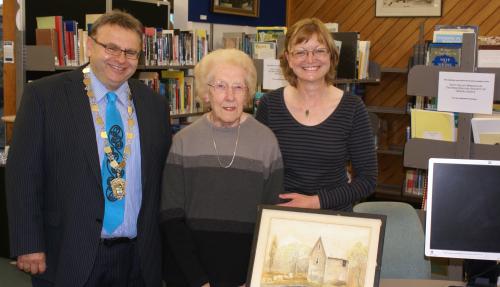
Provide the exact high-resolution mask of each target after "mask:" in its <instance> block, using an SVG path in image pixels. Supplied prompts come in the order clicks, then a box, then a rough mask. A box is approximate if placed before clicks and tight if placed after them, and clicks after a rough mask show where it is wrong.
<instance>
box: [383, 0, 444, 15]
mask: <svg viewBox="0 0 500 287" xmlns="http://www.w3.org/2000/svg"><path fill="white" fill-rule="evenodd" d="M441 5H442V0H376V5H375V16H376V17H418V16H425V17H438V16H441Z"/></svg>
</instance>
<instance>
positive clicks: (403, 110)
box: [366, 67, 421, 207]
mask: <svg viewBox="0 0 500 287" xmlns="http://www.w3.org/2000/svg"><path fill="white" fill-rule="evenodd" d="M380 73H381V76H382V79H381V80H382V81H384V76H383V75H384V74H391V75H389V76H390V77H388V80H391V81H393V80H394V78H395V77H396V78H401V77H403V76H405V75H406V74H407V73H408V69H407V68H399V67H381V68H380ZM375 102H377V101H375ZM366 109H367V111H368V112H369V113H370V117H372V118H376V119H377V120H376V121H375V122H374V124H375V126H374V133H375V134H376V136H377V157H378V162H379V181H378V183H377V188H376V191H375V194H374V195H373V196H372V197H371V198H370V200H390V201H400V202H406V203H409V204H412V205H413V206H415V207H419V206H420V203H421V198H420V197H419V196H416V195H413V194H409V193H406V192H405V175H406V172H405V168H404V166H403V156H404V144H405V138H404V133H403V135H401V132H400V128H401V126H407V125H408V124H409V117H408V112H407V107H406V104H405V105H404V107H394V106H380V105H367V107H366Z"/></svg>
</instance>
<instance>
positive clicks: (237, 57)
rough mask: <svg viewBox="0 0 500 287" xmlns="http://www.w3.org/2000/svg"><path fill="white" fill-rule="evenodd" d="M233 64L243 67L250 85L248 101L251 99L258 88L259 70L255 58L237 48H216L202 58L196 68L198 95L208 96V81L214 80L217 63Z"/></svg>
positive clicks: (201, 98) (199, 98)
mask: <svg viewBox="0 0 500 287" xmlns="http://www.w3.org/2000/svg"><path fill="white" fill-rule="evenodd" d="M223 64H226V65H233V66H237V67H240V68H242V69H243V70H244V71H245V73H246V77H245V84H246V85H247V87H248V101H251V100H252V99H253V97H254V95H255V90H256V88H257V70H256V69H255V66H254V64H253V60H252V59H251V58H250V57H249V56H248V55H247V54H245V53H244V52H242V51H240V50H237V49H219V50H215V51H213V52H211V53H209V54H208V55H206V56H205V57H203V58H202V59H201V61H200V62H198V64H197V65H196V67H195V68H194V79H195V88H196V97H197V99H198V100H201V101H204V100H206V99H207V98H208V88H209V86H208V83H210V82H211V81H213V79H214V77H215V76H216V75H214V73H213V71H215V67H217V65H223Z"/></svg>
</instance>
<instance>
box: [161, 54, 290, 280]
mask: <svg viewBox="0 0 500 287" xmlns="http://www.w3.org/2000/svg"><path fill="white" fill-rule="evenodd" d="M195 81H196V82H195V85H196V92H197V96H198V97H200V98H202V99H203V100H204V101H206V102H207V103H210V107H211V111H210V112H209V113H207V114H205V115H204V116H203V117H201V118H200V119H199V120H197V121H196V122H194V123H192V124H191V125H189V126H188V127H186V128H184V129H183V130H181V131H180V132H179V133H177V134H176V135H175V137H174V139H173V143H172V147H171V150H170V153H169V156H168V159H167V162H166V166H165V170H164V175H163V187H162V189H163V191H162V200H161V222H162V229H163V232H164V234H165V238H166V244H165V246H166V248H165V249H166V253H167V254H166V256H167V258H166V259H165V261H166V262H165V264H166V265H165V272H164V273H165V279H166V282H167V285H168V286H176V287H179V286H231V287H234V286H239V285H242V284H244V283H245V280H246V273H247V269H248V262H249V258H250V251H251V244H252V239H253V235H252V232H253V229H254V223H255V220H256V215H257V205H258V204H273V203H276V202H277V201H278V199H279V198H278V194H279V193H280V192H282V191H283V186H282V184H283V163H282V159H281V153H280V151H279V147H278V142H277V140H276V138H275V136H274V134H273V133H272V132H271V130H269V129H268V128H267V127H266V126H264V125H262V124H261V123H259V122H258V121H257V120H255V119H254V118H253V117H252V116H250V115H248V114H246V113H244V112H243V108H244V106H245V105H246V104H247V103H248V102H250V101H251V99H252V97H253V95H254V93H255V87H256V70H255V67H254V65H253V62H252V60H251V59H250V58H249V57H248V56H247V55H246V54H245V53H243V52H241V51H238V50H234V49H227V50H217V51H214V52H212V53H210V54H209V55H207V56H205V57H204V58H203V59H202V60H201V61H200V62H199V63H198V65H196V67H195Z"/></svg>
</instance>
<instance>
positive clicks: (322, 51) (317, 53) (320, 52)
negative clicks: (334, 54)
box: [291, 48, 330, 60]
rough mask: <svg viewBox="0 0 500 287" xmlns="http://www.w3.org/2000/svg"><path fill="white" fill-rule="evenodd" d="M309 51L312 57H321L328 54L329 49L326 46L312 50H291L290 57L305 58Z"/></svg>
mask: <svg viewBox="0 0 500 287" xmlns="http://www.w3.org/2000/svg"><path fill="white" fill-rule="evenodd" d="M309 53H311V54H312V56H313V58H316V59H323V58H326V57H327V56H328V55H329V54H330V51H328V49H327V48H316V49H314V50H306V49H299V50H295V51H292V52H291V54H292V57H294V58H295V59H297V60H304V59H305V58H307V56H308V55H309Z"/></svg>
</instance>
